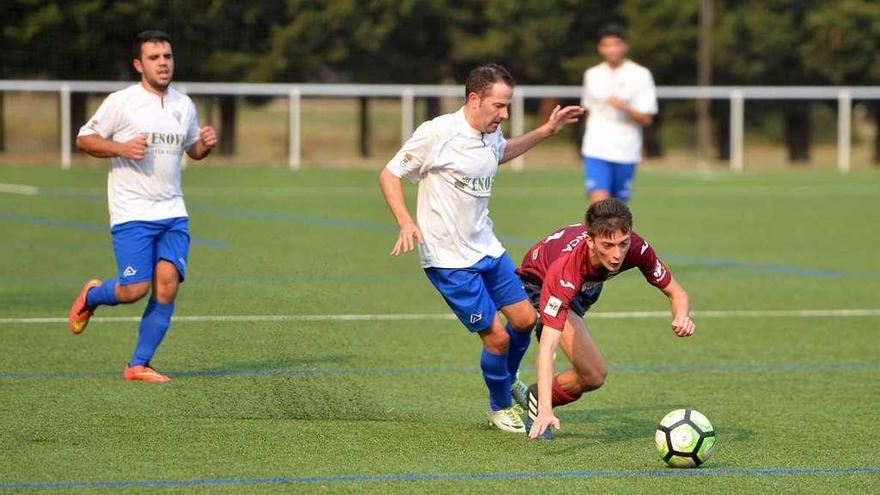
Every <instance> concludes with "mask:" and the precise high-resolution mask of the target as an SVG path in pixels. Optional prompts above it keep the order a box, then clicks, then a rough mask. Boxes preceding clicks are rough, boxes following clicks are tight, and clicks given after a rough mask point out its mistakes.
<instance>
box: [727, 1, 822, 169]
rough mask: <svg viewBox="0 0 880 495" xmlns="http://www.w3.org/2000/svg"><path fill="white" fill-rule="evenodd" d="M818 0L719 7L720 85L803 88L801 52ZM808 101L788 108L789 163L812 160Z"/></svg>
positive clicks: (805, 79) (729, 3)
mask: <svg viewBox="0 0 880 495" xmlns="http://www.w3.org/2000/svg"><path fill="white" fill-rule="evenodd" d="M818 2H819V0H745V1H735V0H727V1H723V2H719V3H720V8H719V9H718V18H719V22H718V28H717V31H716V33H715V37H714V38H713V44H714V48H713V52H714V54H715V73H716V76H717V78H716V81H717V82H718V83H719V84H723V83H727V84H757V85H802V84H810V83H813V82H816V81H815V80H810V79H809V78H808V77H807V76H806V71H805V68H804V61H803V59H802V58H801V56H800V53H799V52H798V50H797V47H798V46H800V45H801V44H802V43H803V41H804V39H805V36H806V35H805V31H804V29H803V28H802V26H803V23H804V19H805V17H806V15H807V13H808V12H809V11H810V10H811V9H813V8H814V6H815V5H816V4H817V3H818ZM808 105H809V103H808V102H800V101H798V102H792V103H787V104H785V105H783V107H782V108H783V115H784V122H785V142H786V147H787V148H788V155H789V159H790V160H791V161H794V162H801V161H806V160H808V159H809V156H810V122H809V112H808V109H809V106H808Z"/></svg>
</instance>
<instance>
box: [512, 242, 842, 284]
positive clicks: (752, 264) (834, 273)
mask: <svg viewBox="0 0 880 495" xmlns="http://www.w3.org/2000/svg"><path fill="white" fill-rule="evenodd" d="M498 240H500V241H501V242H502V243H503V244H506V245H509V246H521V247H532V246H533V245H534V244H535V240H534V239H523V238H520V237H499V238H498ZM660 257H661V258H662V259H663V261H666V262H671V263H681V264H687V265H699V266H708V267H712V268H742V269H747V270H757V271H761V272H766V273H780V274H784V275H797V276H801V277H823V278H836V277H843V276H847V275H853V274H851V273H847V272H844V271H840V270H826V269H822V268H809V267H804V266H796V265H783V264H778V263H761V262H758V261H744V260H733V259H725V258H705V257H702V256H689V255H680V254H668V253H661V255H660Z"/></svg>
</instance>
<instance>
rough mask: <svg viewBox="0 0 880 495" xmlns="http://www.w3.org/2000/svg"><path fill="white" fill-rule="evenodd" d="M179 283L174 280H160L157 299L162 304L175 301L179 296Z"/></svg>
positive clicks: (157, 284) (156, 291) (157, 285)
mask: <svg viewBox="0 0 880 495" xmlns="http://www.w3.org/2000/svg"><path fill="white" fill-rule="evenodd" d="M178 286H179V283H178V282H177V281H176V280H174V281H165V282H164V283H163V282H161V281H159V282H157V283H156V288H155V293H156V300H157V301H159V302H160V303H162V304H168V303H171V302H174V299H175V298H176V297H177V288H178Z"/></svg>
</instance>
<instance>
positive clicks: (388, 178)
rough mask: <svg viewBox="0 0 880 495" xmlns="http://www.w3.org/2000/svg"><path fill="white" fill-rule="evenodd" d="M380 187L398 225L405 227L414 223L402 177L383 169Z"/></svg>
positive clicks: (380, 176)
mask: <svg viewBox="0 0 880 495" xmlns="http://www.w3.org/2000/svg"><path fill="white" fill-rule="evenodd" d="M379 187H380V188H382V196H384V197H385V202H386V203H388V208H389V209H390V210H391V214H392V215H394V219H395V220H397V225H398V226H399V227H403V226H404V225H408V224H411V223H414V222H413V219H412V216H411V215H410V214H409V210H408V209H407V207H406V198H405V197H404V195H403V184H401V183H400V177H397V176H396V175H394V174H392V173H391V172H389V171H388V169H387V168H383V169H382V172H380V173H379Z"/></svg>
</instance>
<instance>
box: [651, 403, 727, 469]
mask: <svg viewBox="0 0 880 495" xmlns="http://www.w3.org/2000/svg"><path fill="white" fill-rule="evenodd" d="M654 441H655V442H656V443H657V450H659V451H660V457H662V458H663V460H664V461H666V464H669V465H670V466H672V467H681V468H683V467H697V466H699V465H700V464H702V463H704V462H706V461H708V460H709V458H710V457H712V451H713V450H714V447H715V430H714V429H713V428H712V423H710V422H709V420H708V419H706V416H704V415H703V414H702V413H700V412H699V411H694V410H693V409H676V410H675V411H672V412H671V413H669V414H667V415H666V416H664V417H663V419H661V420H660V424H659V425H657V433H656V434H655V435H654Z"/></svg>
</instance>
